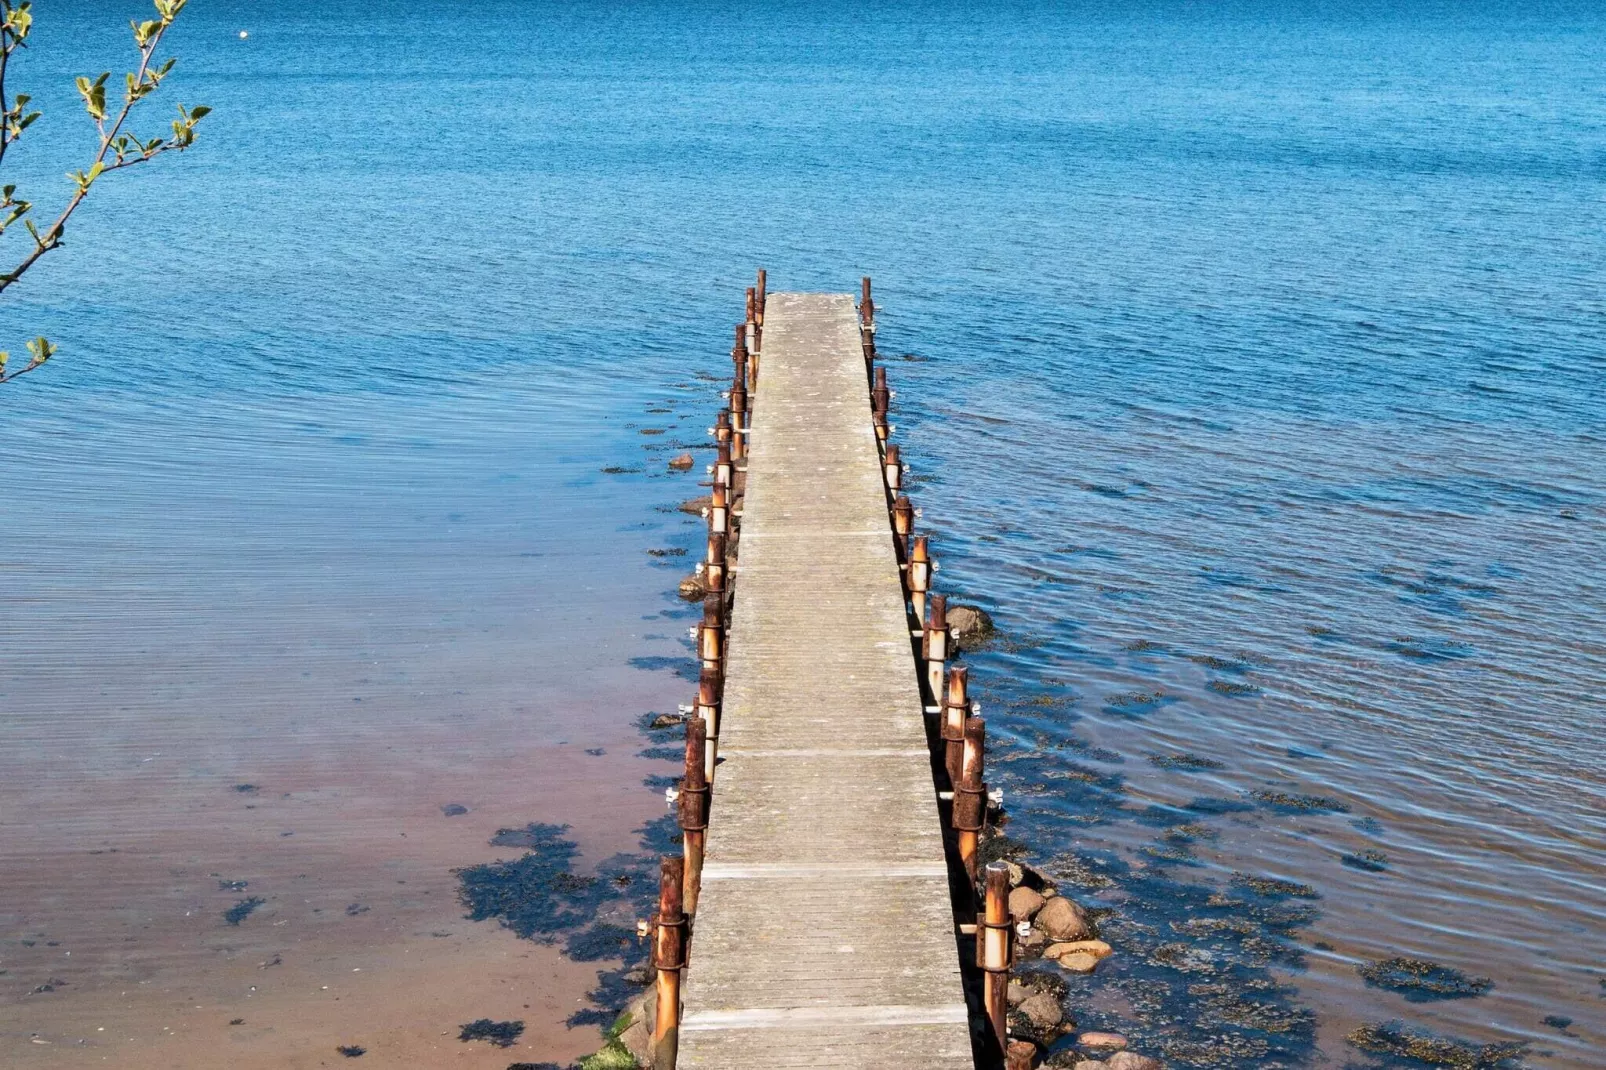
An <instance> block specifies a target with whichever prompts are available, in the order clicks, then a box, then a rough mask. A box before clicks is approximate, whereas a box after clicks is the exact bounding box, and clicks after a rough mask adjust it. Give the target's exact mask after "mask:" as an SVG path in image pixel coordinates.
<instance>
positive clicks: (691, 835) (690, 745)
mask: <svg viewBox="0 0 1606 1070" xmlns="http://www.w3.org/2000/svg"><path fill="white" fill-rule="evenodd" d="M707 733H708V725H707V724H705V723H704V722H703V720H702V718H700V717H692V718H689V719H688V720H687V721H686V776H685V778H684V779H682V780H681V782H680V798H679V799H678V800H677V801H678V803H679V805H680V839H681V844H682V845H683V851H684V853H685V856H686V874H685V884H684V887H683V889H682V893H683V895H684V897H685V909H686V913H687V914H692V915H695V914H696V913H697V896H698V893H699V892H700V891H701V890H702V882H703V848H704V846H705V845H706V843H707V837H708V776H707V773H706V770H705V768H704V767H705V766H706V764H707V761H708V754H707V752H708V736H707Z"/></svg>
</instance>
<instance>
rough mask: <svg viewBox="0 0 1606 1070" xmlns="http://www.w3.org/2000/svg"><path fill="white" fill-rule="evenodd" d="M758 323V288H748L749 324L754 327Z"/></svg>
mask: <svg viewBox="0 0 1606 1070" xmlns="http://www.w3.org/2000/svg"><path fill="white" fill-rule="evenodd" d="M757 322H758V287H757V286H749V287H748V288H747V324H748V326H752V325H753V324H756V323H757Z"/></svg>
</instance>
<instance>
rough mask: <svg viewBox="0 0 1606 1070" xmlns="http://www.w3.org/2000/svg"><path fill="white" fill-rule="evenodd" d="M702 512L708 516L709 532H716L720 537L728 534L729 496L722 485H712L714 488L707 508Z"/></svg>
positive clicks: (729, 519) (729, 523)
mask: <svg viewBox="0 0 1606 1070" xmlns="http://www.w3.org/2000/svg"><path fill="white" fill-rule="evenodd" d="M704 512H705V513H706V514H707V515H708V530H709V531H717V532H719V533H720V534H721V535H729V534H730V530H731V528H730V525H731V511H730V495H729V494H728V493H727V492H726V490H725V486H724V484H722V483H715V484H714V488H713V490H712V492H711V493H710V494H709V504H708V508H707V509H705V510H704Z"/></svg>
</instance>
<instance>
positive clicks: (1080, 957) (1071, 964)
mask: <svg viewBox="0 0 1606 1070" xmlns="http://www.w3.org/2000/svg"><path fill="white" fill-rule="evenodd" d="M1054 961H1056V962H1058V963H1059V964H1060V967H1061V968H1062V969H1066V970H1069V971H1070V972H1072V973H1092V972H1093V971H1094V969H1096V968H1097V967H1098V964H1099V960H1098V958H1097V956H1094V955H1089V954H1088V953H1087V952H1086V951H1072V952H1071V953H1070V954H1067V955H1061V956H1060V957H1059V958H1057V959H1055V960H1054Z"/></svg>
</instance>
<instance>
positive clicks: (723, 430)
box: [714, 409, 731, 447]
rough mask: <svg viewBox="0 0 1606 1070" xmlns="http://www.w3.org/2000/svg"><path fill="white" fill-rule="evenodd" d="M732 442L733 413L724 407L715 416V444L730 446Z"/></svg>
mask: <svg viewBox="0 0 1606 1070" xmlns="http://www.w3.org/2000/svg"><path fill="white" fill-rule="evenodd" d="M730 442H731V414H730V413H729V412H727V411H726V410H724V409H720V410H719V415H718V416H716V417H714V445H716V446H727V447H728V446H729V445H730Z"/></svg>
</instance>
